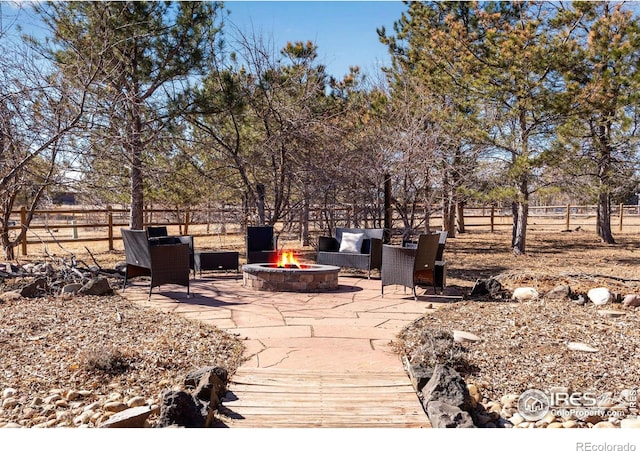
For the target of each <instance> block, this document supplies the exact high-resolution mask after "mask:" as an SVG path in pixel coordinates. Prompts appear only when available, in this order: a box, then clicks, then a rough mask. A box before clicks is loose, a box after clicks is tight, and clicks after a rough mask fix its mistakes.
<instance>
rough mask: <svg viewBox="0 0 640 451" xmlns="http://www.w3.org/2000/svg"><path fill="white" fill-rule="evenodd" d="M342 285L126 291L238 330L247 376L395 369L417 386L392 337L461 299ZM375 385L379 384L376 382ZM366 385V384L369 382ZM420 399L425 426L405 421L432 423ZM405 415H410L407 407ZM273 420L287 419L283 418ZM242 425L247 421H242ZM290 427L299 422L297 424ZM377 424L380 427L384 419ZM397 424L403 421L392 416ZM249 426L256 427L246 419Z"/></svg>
mask: <svg viewBox="0 0 640 451" xmlns="http://www.w3.org/2000/svg"><path fill="white" fill-rule="evenodd" d="M339 284H340V285H339V289H338V290H337V291H333V292H326V293H284V292H281V293H272V292H262V291H254V290H251V289H249V288H245V287H244V286H243V285H242V276H241V275H236V274H214V275H210V276H208V275H204V276H203V277H200V278H196V279H193V280H192V281H191V287H190V295H189V297H187V294H186V291H185V290H184V288H183V287H177V286H170V285H167V286H161V287H158V288H154V290H153V293H152V295H151V297H150V298H148V296H147V294H148V285H145V282H144V281H141V282H138V283H135V284H134V285H132V286H131V287H127V289H126V290H124V291H123V292H122V295H124V296H126V297H127V298H128V299H130V300H131V301H134V302H137V303H141V304H145V305H151V306H153V307H156V308H158V309H160V310H162V311H163V312H171V313H175V314H179V315H183V316H185V317H187V318H190V319H193V320H198V321H202V322H204V323H207V324H210V325H213V326H216V327H219V328H221V329H223V330H226V331H227V332H229V333H232V334H238V335H239V336H240V337H242V338H243V339H244V344H245V346H246V351H245V352H246V354H245V355H246V357H247V361H246V362H245V363H244V364H243V365H242V367H241V369H240V370H241V371H239V374H242V375H243V377H244V378H246V377H249V376H247V374H252V372H255V373H258V374H265V375H266V374H270V375H271V376H273V374H274V373H273V372H274V371H275V372H276V374H281V377H285V376H284V374H289V377H292V378H294V379H295V378H296V376H295V375H296V374H303V373H304V374H305V378H304V379H305V381H307V382H308V381H309V380H310V379H311V376H310V374H316V375H319V377H320V375H324V376H322V377H324V378H325V380H326V375H327V374H329V373H330V374H342V375H351V376H352V377H355V374H363V373H367V374H369V376H370V377H369V378H370V379H371V378H374V379H375V377H378V378H380V375H382V374H388V375H391V374H394V375H395V377H396V378H399V381H398V380H397V381H396V383H395V384H400V385H403V384H404V385H406V386H407V387H409V388H411V383H410V381H409V378H408V377H407V375H406V373H405V372H404V369H403V366H402V362H401V360H400V357H399V356H398V355H397V354H396V353H394V352H393V350H392V348H391V342H392V340H393V339H394V337H395V336H396V335H397V333H398V332H400V330H401V329H402V328H403V327H404V326H406V325H408V324H409V323H410V322H412V321H413V320H415V319H416V318H418V317H420V316H421V315H422V314H424V313H425V312H426V311H428V309H433V308H438V307H440V306H442V305H444V304H446V303H448V302H452V301H454V300H456V299H457V297H456V296H455V295H454V296H440V297H438V296H419V299H418V301H415V300H414V299H413V295H412V294H411V293H410V291H409V290H407V292H405V290H404V289H403V288H401V287H398V288H397V290H392V289H390V288H392V287H388V288H386V289H385V291H386V292H385V294H384V297H383V296H382V295H381V293H380V280H379V279H375V278H372V279H366V278H364V277H357V276H341V277H340V279H339ZM419 292H420V290H419ZM296 370H297V371H298V373H296ZM261 371H262V373H260V372H261ZM278 371H279V372H281V373H278ZM354 380H355V379H354ZM372 383H373V384H374V385H375V381H373V382H372ZM292 384H297V383H296V382H292ZM358 384H359V386H362V380H361V379H358ZM382 385H384V384H382ZM231 386H232V387H233V380H232V385H231ZM236 389H240V386H237V387H236ZM409 391H411V390H409ZM237 395H238V394H237V393H236V396H237ZM372 396H373V395H372ZM413 397H415V403H416V405H417V406H418V407H417V409H416V411H415V412H414V413H412V414H411V415H418V416H419V417H421V416H424V418H421V419H420V420H419V421H418V422H417V423H416V421H415V418H412V419H408V418H407V421H406V423H405V424H406V425H412V426H411V427H428V420H427V419H426V415H424V412H423V411H421V407H420V406H419V401H418V398H417V396H416V395H415V393H413ZM237 398H239V396H237ZM346 398H348V396H347V397H345V399H346ZM319 402H320V401H319ZM398 402H400V400H398ZM358 403H360V401H358ZM225 404H226V405H229V404H230V403H228V402H227V403H225ZM238 405H240V404H238ZM363 405H364V404H363ZM254 407H255V406H254ZM401 410H402V409H401ZM260 411H261V412H262V410H260ZM402 412H404V414H405V415H406V414H407V411H406V409H404V410H402ZM316 413H317V412H316ZM325 414H326V412H325ZM260 418H262V417H260ZM269 418H272V419H273V418H274V417H273V416H269ZM273 421H274V424H279V425H282V424H283V423H282V421H281V420H273ZM336 421H337V420H336V419H335V418H332V419H328V418H324V419H323V418H319V419H318V418H316V419H315V420H313V421H312V422H311V423H310V424H314V425H322V424H336ZM363 421H364V420H363ZM236 423H239V424H238V426H242V425H243V422H241V421H239V422H236ZM365 423H366V422H365ZM284 424H289V425H291V422H289V421H286V422H285V423H284ZM295 424H297V423H295V422H294V423H293V424H292V425H295ZM354 424H360V422H359V421H356V422H355V423H354ZM371 424H372V425H373V424H376V425H378V426H380V424H379V422H376V421H374V422H372V423H371ZM391 424H394V425H402V424H403V422H402V420H401V419H389V425H391ZM416 424H419V425H420V426H416ZM244 425H245V426H246V425H251V426H254V425H255V424H254V423H252V422H250V421H249V422H247V421H245V424H244Z"/></svg>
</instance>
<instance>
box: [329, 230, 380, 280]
mask: <svg viewBox="0 0 640 451" xmlns="http://www.w3.org/2000/svg"><path fill="white" fill-rule="evenodd" d="M345 233H351V234H362V245H361V247H360V249H359V252H344V251H343V252H341V251H340V245H341V243H342V241H343V240H342V238H343V234H345ZM335 235H336V236H335V237H327V236H321V237H319V238H318V255H317V257H316V262H317V263H318V264H320V265H333V266H340V267H342V268H354V269H362V270H365V271H367V277H368V278H370V277H371V270H372V269H380V265H381V263H382V239H383V236H384V229H347V228H340V227H336V233H335ZM352 236H353V235H352Z"/></svg>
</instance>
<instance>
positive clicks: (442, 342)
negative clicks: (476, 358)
mask: <svg viewBox="0 0 640 451" xmlns="http://www.w3.org/2000/svg"><path fill="white" fill-rule="evenodd" d="M407 351H408V353H409V355H410V360H411V363H414V364H422V365H424V366H426V367H430V368H433V367H435V366H436V365H437V364H441V365H448V366H451V367H453V368H455V369H457V370H459V371H461V370H464V369H466V368H467V367H468V365H467V360H466V356H465V354H466V350H465V348H464V347H463V346H462V345H461V344H460V343H458V342H456V341H454V339H453V335H452V334H451V333H450V332H448V331H445V330H439V329H432V328H425V329H421V330H420V332H419V334H417V336H416V337H415V339H414V340H413V343H412V345H411V346H409V347H408V348H407Z"/></svg>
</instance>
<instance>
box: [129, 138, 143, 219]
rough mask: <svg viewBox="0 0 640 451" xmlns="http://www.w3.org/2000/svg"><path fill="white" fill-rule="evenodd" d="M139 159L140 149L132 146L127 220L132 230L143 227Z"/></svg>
mask: <svg viewBox="0 0 640 451" xmlns="http://www.w3.org/2000/svg"><path fill="white" fill-rule="evenodd" d="M141 160H142V159H141V156H140V149H137V148H133V149H132V157H131V217H130V221H129V227H130V228H131V229H133V230H142V229H143V228H144V218H143V211H144V194H143V186H144V185H143V180H142V179H143V177H142V169H141V165H142V161H141Z"/></svg>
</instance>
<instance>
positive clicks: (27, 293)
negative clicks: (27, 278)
mask: <svg viewBox="0 0 640 451" xmlns="http://www.w3.org/2000/svg"><path fill="white" fill-rule="evenodd" d="M48 290H49V285H48V284H47V279H45V278H44V277H38V278H37V279H36V280H34V281H33V282H31V283H30V284H28V285H26V286H25V287H23V288H22V289H21V290H20V295H21V296H22V297H24V298H37V297H40V296H44V295H45V294H47V291H48Z"/></svg>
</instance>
